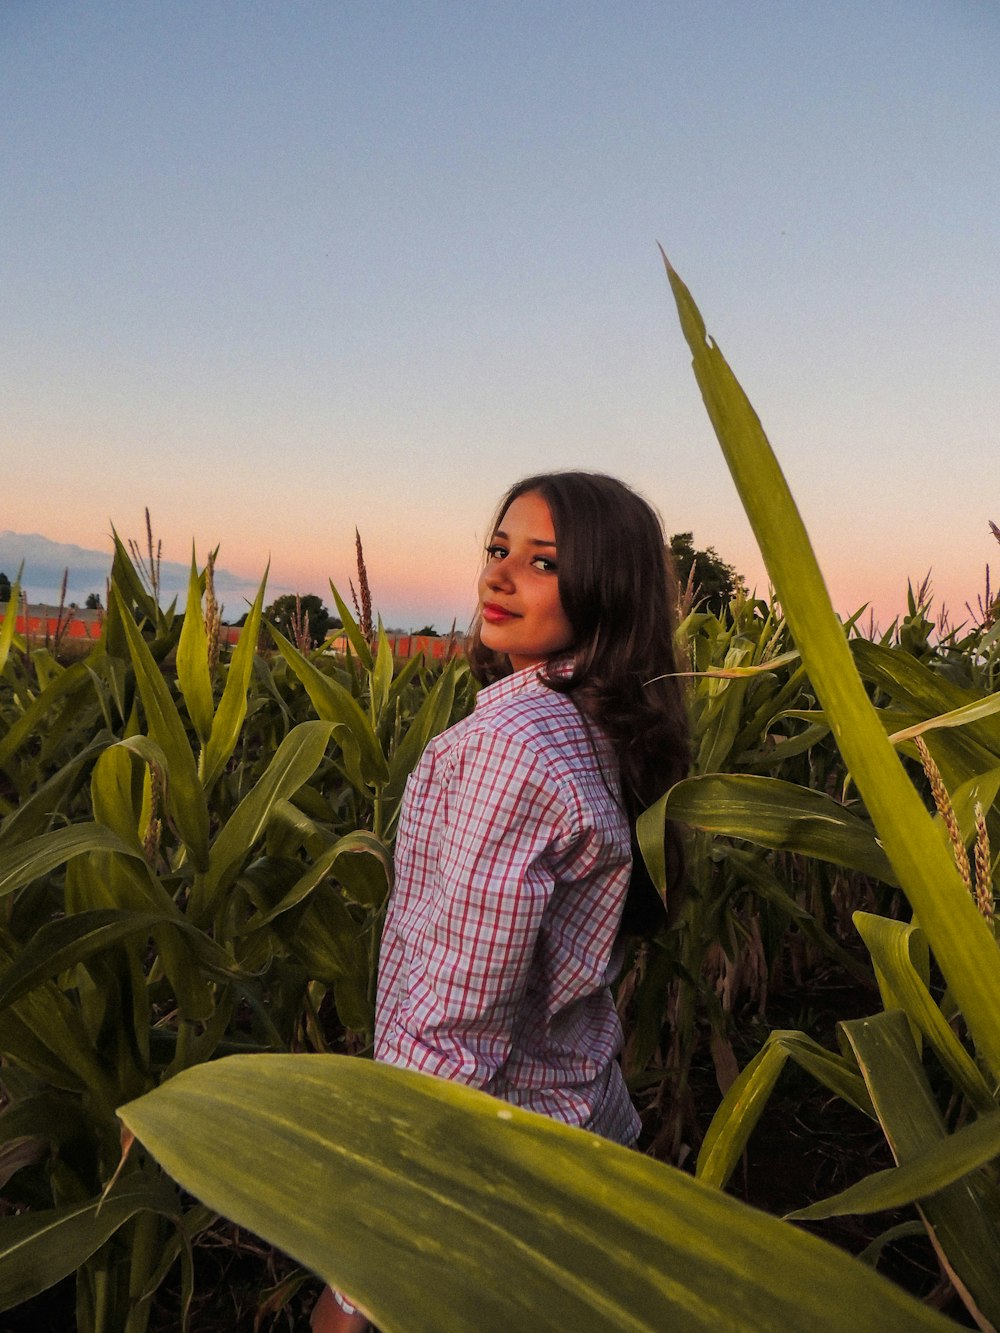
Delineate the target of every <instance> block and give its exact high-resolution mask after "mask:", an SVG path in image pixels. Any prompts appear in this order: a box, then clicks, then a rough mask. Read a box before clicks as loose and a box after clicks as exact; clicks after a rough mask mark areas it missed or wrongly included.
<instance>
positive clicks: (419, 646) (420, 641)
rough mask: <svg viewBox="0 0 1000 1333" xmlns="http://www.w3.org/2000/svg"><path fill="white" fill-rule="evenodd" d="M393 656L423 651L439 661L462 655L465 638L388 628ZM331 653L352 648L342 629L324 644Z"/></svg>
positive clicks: (388, 637)
mask: <svg viewBox="0 0 1000 1333" xmlns="http://www.w3.org/2000/svg"><path fill="white" fill-rule="evenodd" d="M385 636H386V638H387V639H388V640H389V646H390V647H391V649H392V655H393V657H402V658H405V657H416V656H418V654H420V653H423V654H424V656H425V657H428V658H432V659H434V660H437V661H442V660H447V658H449V657H460V656H461V655H462V646H463V638H462V635H460V634H448V635H444V636H438V635H432V634H403V633H401V632H399V631H398V630H386V631H385ZM323 646H324V647H325V648H326V649H327V651H328V652H331V653H345V654H346V653H348V652H351V651H352V649H351V647H350V643H349V641H348V638H347V634H346V632H345V631H344V630H342V629H336V630H334V631H333V632H332V633H331V634H330V635H329V636H328V637H327V639H326V642H325V643H324V645H323Z"/></svg>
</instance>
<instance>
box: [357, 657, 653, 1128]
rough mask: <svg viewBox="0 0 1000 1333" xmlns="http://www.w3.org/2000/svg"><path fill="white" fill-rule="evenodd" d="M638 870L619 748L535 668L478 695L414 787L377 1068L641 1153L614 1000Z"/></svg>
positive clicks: (387, 936) (383, 966) (380, 1014)
mask: <svg viewBox="0 0 1000 1333" xmlns="http://www.w3.org/2000/svg"><path fill="white" fill-rule="evenodd" d="M631 864H632V862H631V850H630V838H629V825H628V821H627V819H626V817H625V815H624V813H623V811H622V809H621V806H620V804H619V782H618V771H617V764H616V762H615V759H614V755H613V753H612V750H611V747H610V745H609V743H608V742H607V740H606V739H605V738H604V737H603V736H601V735H600V734H599V733H598V732H596V730H595V729H594V728H593V727H588V725H587V723H586V722H585V721H584V719H583V718H582V717H581V716H580V714H579V712H578V711H577V709H576V707H575V706H574V704H573V703H572V701H571V700H570V699H569V698H568V697H567V696H566V695H563V694H558V693H556V692H555V691H553V690H550V689H547V688H546V687H545V686H544V685H543V684H542V683H541V682H540V681H539V680H538V677H537V671H536V669H535V668H529V669H528V670H525V671H520V672H518V673H517V674H515V675H513V676H508V677H507V678H506V679H504V680H501V681H498V682H497V683H496V684H494V685H490V686H488V687H487V688H485V689H483V690H482V691H481V692H480V694H479V697H478V699H477V701H476V709H475V712H474V713H473V714H472V716H471V717H468V718H466V719H465V720H464V721H462V722H459V723H458V724H457V725H456V726H454V727H452V728H450V730H448V731H446V732H444V733H443V734H442V735H440V736H438V737H436V739H435V740H433V741H432V742H431V743H430V745H429V746H428V747H427V749H426V751H425V752H424V755H423V758H422V759H421V761H420V763H419V765H418V766H417V768H416V769H415V770H414V772H413V774H412V775H411V777H410V780H409V782H408V784H407V789H406V797H405V800H404V804H403V811H402V815H401V817H400V826H399V837H398V840H397V845H396V886H395V889H394V890H393V894H392V898H391V901H390V903H389V910H388V915H387V917H386V922H385V931H384V934H383V938H382V954H381V960H380V967H379V991H378V1008H377V1014H376V1026H375V1055H376V1058H377V1059H379V1060H384V1061H385V1062H386V1063H387V1064H392V1065H402V1066H405V1067H406V1068H409V1069H418V1070H422V1071H423V1072H425V1073H429V1074H436V1075H438V1076H439V1077H442V1078H447V1079H453V1080H455V1081H456V1082H459V1083H466V1084H468V1085H469V1086H471V1087H475V1088H482V1089H484V1090H485V1091H486V1092H490V1093H493V1094H494V1096H497V1097H502V1098H504V1099H505V1100H506V1101H508V1102H512V1103H514V1104H515V1105H517V1106H524V1107H527V1108H528V1109H529V1110H533V1111H540V1112H542V1113H543V1114H544V1115H548V1116H551V1117H552V1118H553V1119H555V1120H560V1121H563V1122H564V1123H566V1124H571V1125H581V1126H584V1127H585V1128H587V1129H591V1130H594V1131H595V1132H597V1133H599V1134H602V1135H605V1136H606V1137H608V1138H612V1139H616V1140H617V1141H619V1142H621V1143H626V1144H629V1143H633V1142H634V1141H635V1139H636V1136H637V1134H638V1131H639V1118H638V1116H637V1115H636V1113H635V1109H634V1108H633V1106H632V1103H631V1101H630V1100H629V1096H628V1092H627V1090H626V1088H625V1083H624V1080H623V1078H622V1074H621V1069H620V1068H619V1065H618V1063H617V1060H616V1058H615V1057H616V1056H617V1054H618V1051H619V1049H620V1047H621V1040H622V1032H621V1025H620V1023H619V1021H618V1015H617V1013H616V1012H615V1006H614V1002H613V999H612V995H611V991H610V989H609V985H610V982H611V981H612V980H613V979H614V975H615V972H616V970H617V965H618V964H619V963H620V959H619V958H617V957H616V958H614V960H613V954H614V953H615V947H614V946H615V939H616V936H617V933H618V926H619V922H620V920H621V912H622V905H623V903H624V899H625V891H626V888H627V886H628V880H629V873H630V870H631Z"/></svg>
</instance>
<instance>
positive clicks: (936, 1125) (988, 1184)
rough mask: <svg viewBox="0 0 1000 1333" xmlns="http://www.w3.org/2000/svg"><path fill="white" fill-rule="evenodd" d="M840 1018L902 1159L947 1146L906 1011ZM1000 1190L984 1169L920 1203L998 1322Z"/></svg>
mask: <svg viewBox="0 0 1000 1333" xmlns="http://www.w3.org/2000/svg"><path fill="white" fill-rule="evenodd" d="M840 1026H841V1030H842V1031H843V1033H844V1035H845V1036H846V1037H847V1040H848V1041H849V1042H850V1044H851V1046H852V1048H853V1050H854V1053H855V1056H856V1057H857V1061H858V1065H859V1067H860V1069H861V1072H862V1074H863V1076H864V1079H865V1083H866V1084H867V1086H868V1090H869V1092H870V1093H871V1098H872V1102H873V1104H874V1106H875V1111H876V1113H877V1115H878V1118H879V1122H880V1123H881V1125H882V1128H883V1130H884V1131H885V1136H886V1138H887V1139H888V1141H889V1146H890V1147H891V1148H892V1154H893V1156H894V1157H895V1159H896V1161H897V1163H898V1164H899V1165H900V1166H906V1165H908V1164H909V1163H910V1162H911V1161H915V1160H917V1159H919V1158H920V1157H921V1156H922V1154H924V1153H925V1152H927V1151H928V1150H929V1149H932V1148H938V1149H940V1145H941V1144H942V1143H943V1142H944V1141H945V1140H946V1139H947V1137H948V1134H947V1130H946V1129H945V1125H944V1121H943V1119H942V1116H941V1112H940V1110H939V1109H938V1105H937V1102H936V1100H935V1098H934V1094H933V1092H932V1090H931V1087H930V1084H929V1083H928V1081H927V1076H926V1074H925V1073H924V1070H923V1068H922V1066H921V1064H920V1061H919V1059H918V1058H917V1052H916V1048H915V1047H914V1045H913V1038H912V1036H911V1035H910V1029H909V1025H908V1024H907V1021H906V1017H905V1015H904V1014H902V1013H901V1012H900V1011H899V1010H894V1011H893V1012H891V1013H884V1014H877V1015H875V1016H874V1017H873V1018H859V1019H855V1020H853V1021H851V1022H848V1023H842V1024H841V1025H840ZM996 1196H997V1186H996V1183H995V1182H994V1181H991V1180H990V1179H989V1178H988V1177H987V1176H986V1175H985V1174H984V1173H977V1174H975V1175H971V1176H965V1177H964V1178H963V1179H961V1180H958V1181H956V1182H955V1183H954V1184H951V1185H945V1186H943V1187H942V1188H941V1189H940V1190H939V1191H938V1192H937V1193H935V1194H933V1195H931V1196H929V1197H927V1198H925V1199H924V1200H923V1202H922V1203H921V1205H920V1211H921V1212H922V1213H923V1214H924V1216H925V1218H926V1221H927V1224H928V1228H929V1230H930V1231H931V1234H932V1236H933V1238H934V1240H935V1246H936V1248H937V1249H938V1252H939V1254H943V1255H944V1256H946V1259H947V1263H948V1265H949V1266H950V1267H951V1268H952V1269H953V1270H954V1271H955V1273H957V1274H958V1277H959V1279H960V1282H961V1285H962V1286H963V1287H964V1289H965V1291H967V1292H970V1293H971V1297H972V1302H973V1303H974V1305H975V1307H976V1308H977V1311H981V1312H982V1314H983V1315H985V1316H986V1318H987V1319H988V1320H989V1321H990V1322H991V1323H993V1324H998V1323H1000V1284H998V1283H997V1255H998V1254H1000V1234H998V1232H997V1225H996V1222H995V1218H996V1216H997V1197H996ZM960 1294H962V1293H961V1292H960ZM963 1299H965V1298H964V1295H963ZM970 1308H971V1307H970Z"/></svg>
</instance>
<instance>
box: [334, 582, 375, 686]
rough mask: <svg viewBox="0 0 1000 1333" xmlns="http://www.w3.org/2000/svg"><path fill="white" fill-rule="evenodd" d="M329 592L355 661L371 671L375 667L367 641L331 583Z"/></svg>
mask: <svg viewBox="0 0 1000 1333" xmlns="http://www.w3.org/2000/svg"><path fill="white" fill-rule="evenodd" d="M330 592H331V593H332V594H333V600H334V601H335V602H336V604H337V615H338V616H339V617H340V623H341V624H342V625H343V627H344V633H345V634H346V635H347V642H348V643H349V644H350V645H351V647H352V648H353V649H354V652H355V654H356V656H357V659H358V661H359V662H360V663H361V665H362V667H363V668H364V670H365V671H371V669H372V667H373V666H374V665H375V659H374V657H373V656H372V650H371V648H370V647H369V644H368V641H367V640H366V639H365V636H364V635H363V634H362V633H361V626H360V625H359V624H358V622H357V621H356V620H355V619H354V617H353V616H352V615H351V613H350V611H349V610H348V609H347V604H346V602H345V601H344V599H343V598H342V597H341V595H340V593H339V592H338V591H337V589H336V588H335V587H334V586H333V582H332V581H331V583H330Z"/></svg>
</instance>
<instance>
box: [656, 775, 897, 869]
mask: <svg viewBox="0 0 1000 1333" xmlns="http://www.w3.org/2000/svg"><path fill="white" fill-rule="evenodd" d="M663 800H664V802H665V813H666V816H667V818H669V819H676V820H679V821H680V822H681V823H682V824H689V825H690V826H691V827H693V828H696V829H700V830H702V831H703V832H706V833H715V834H723V835H724V836H726V837H730V838H745V839H747V841H749V842H755V843H757V844H758V845H759V846H761V847H771V848H774V849H775V850H778V851H785V852H798V853H800V854H801V855H803V856H813V857H816V858H818V859H819V860H821V861H831V862H832V863H833V864H834V865H840V866H846V867H847V868H848V869H850V870H857V871H860V873H861V874H863V875H870V876H871V877H872V878H873V879H879V880H881V881H882V882H883V883H885V884H894V883H895V882H896V881H895V876H894V875H893V873H892V866H891V865H890V864H889V861H888V859H887V858H886V855H885V853H884V852H883V851H882V849H881V847H879V845H878V843H877V842H876V840H875V832H874V830H873V829H872V827H871V825H870V824H868V823H866V822H865V820H863V819H860V818H859V817H858V816H857V815H855V814H854V813H853V812H852V811H850V810H848V809H847V808H846V807H845V806H843V805H840V804H839V803H838V802H837V801H835V800H834V799H833V798H832V797H831V796H827V795H826V794H825V793H824V792H819V791H811V790H810V789H809V788H808V787H800V786H797V785H796V784H795V783H794V782H784V781H782V780H781V779H779V778H768V777H762V776H758V775H756V774H752V773H708V774H705V775H703V776H702V777H695V778H687V779H685V780H684V781H682V782H678V783H676V784H675V785H674V786H673V787H672V788H671V789H670V791H669V792H668V793H667V794H666V796H665V797H664V798H663Z"/></svg>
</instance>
